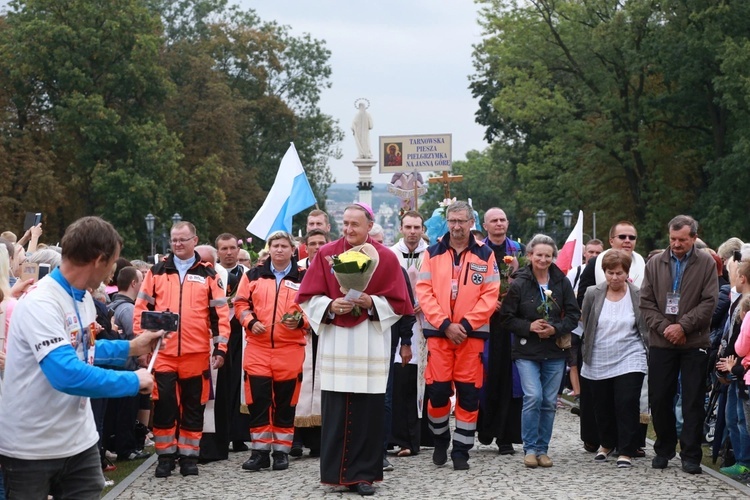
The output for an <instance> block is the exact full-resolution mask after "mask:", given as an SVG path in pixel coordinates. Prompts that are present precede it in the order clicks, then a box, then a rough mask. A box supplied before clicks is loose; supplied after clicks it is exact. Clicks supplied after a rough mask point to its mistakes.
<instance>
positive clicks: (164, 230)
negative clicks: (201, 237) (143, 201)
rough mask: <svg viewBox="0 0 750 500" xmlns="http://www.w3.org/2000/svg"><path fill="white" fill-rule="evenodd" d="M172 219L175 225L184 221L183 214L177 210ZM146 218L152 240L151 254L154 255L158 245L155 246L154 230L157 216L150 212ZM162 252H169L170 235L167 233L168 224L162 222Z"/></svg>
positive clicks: (147, 228) (147, 230)
mask: <svg viewBox="0 0 750 500" xmlns="http://www.w3.org/2000/svg"><path fill="white" fill-rule="evenodd" d="M171 219H172V225H173V226H174V225H175V224H177V223H178V222H180V221H182V215H180V214H179V213H178V212H175V213H174V215H173V216H172V217H171ZM145 220H146V232H148V236H149V239H150V240H151V256H153V255H154V253H155V252H156V247H155V246H154V230H155V229H156V227H155V226H156V217H155V216H154V215H153V214H148V215H147V216H146V217H145ZM160 238H161V253H162V254H166V253H167V242H168V241H169V236H168V234H167V226H166V224H164V223H162V225H161V236H160Z"/></svg>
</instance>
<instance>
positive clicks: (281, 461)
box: [273, 451, 289, 470]
mask: <svg viewBox="0 0 750 500" xmlns="http://www.w3.org/2000/svg"><path fill="white" fill-rule="evenodd" d="M288 468H289V456H288V455H287V454H286V453H284V452H283V451H274V452H273V470H287V469H288Z"/></svg>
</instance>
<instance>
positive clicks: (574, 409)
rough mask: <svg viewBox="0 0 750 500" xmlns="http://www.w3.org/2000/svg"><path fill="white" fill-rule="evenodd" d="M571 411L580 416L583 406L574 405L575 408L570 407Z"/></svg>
mask: <svg viewBox="0 0 750 500" xmlns="http://www.w3.org/2000/svg"><path fill="white" fill-rule="evenodd" d="M570 413H572V414H573V415H578V416H579V417H580V416H581V408H580V407H579V406H574V407H573V408H571V409H570Z"/></svg>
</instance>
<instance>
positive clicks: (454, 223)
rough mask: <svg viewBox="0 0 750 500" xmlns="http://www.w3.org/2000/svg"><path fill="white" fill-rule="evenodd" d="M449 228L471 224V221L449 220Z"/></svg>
mask: <svg viewBox="0 0 750 500" xmlns="http://www.w3.org/2000/svg"><path fill="white" fill-rule="evenodd" d="M447 222H448V225H449V226H460V225H462V224H466V223H467V222H469V219H448V221H447Z"/></svg>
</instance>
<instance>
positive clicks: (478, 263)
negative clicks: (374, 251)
mask: <svg viewBox="0 0 750 500" xmlns="http://www.w3.org/2000/svg"><path fill="white" fill-rule="evenodd" d="M445 218H446V220H447V222H448V230H449V232H448V233H447V234H446V235H445V236H443V238H442V240H441V241H439V242H437V243H436V244H434V245H432V246H430V247H429V248H428V249H427V251H426V252H425V254H426V255H425V257H424V260H423V262H422V267H421V268H420V270H419V275H418V279H417V287H416V288H417V302H418V303H419V305H420V306H421V307H422V313H424V318H425V323H424V325H423V331H424V336H425V337H426V338H427V348H428V350H429V357H428V358H427V369H426V371H425V382H426V384H427V397H428V404H427V416H428V418H429V427H430V430H431V431H432V433H433V435H434V437H435V451H434V452H433V455H432V461H433V463H434V464H435V465H443V464H445V462H446V461H447V460H448V445H449V444H450V437H451V436H450V429H449V426H448V420H449V416H450V409H451V404H450V397H451V396H452V395H453V387H454V386H455V388H456V393H457V401H456V432H455V433H454V434H453V451H452V452H451V460H453V468H454V469H455V470H467V469H468V468H469V450H470V449H471V448H472V447H473V446H474V433H475V431H476V428H477V415H478V413H479V390H480V389H481V388H482V380H483V370H482V359H481V356H482V352H483V350H484V340H485V339H487V338H488V335H489V331H490V326H489V321H490V316H492V313H493V312H494V311H495V306H496V305H497V297H498V294H499V292H500V274H499V272H498V268H497V262H496V261H495V254H494V253H493V252H492V250H491V249H490V247H488V246H486V245H484V244H483V243H481V242H479V241H477V240H476V239H475V238H474V235H473V234H472V233H471V227H472V225H473V224H474V211H473V209H472V208H471V206H470V205H469V204H468V203H466V202H464V201H456V202H454V203H452V204H451V205H449V206H448V208H447V209H446V210H445Z"/></svg>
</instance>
